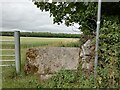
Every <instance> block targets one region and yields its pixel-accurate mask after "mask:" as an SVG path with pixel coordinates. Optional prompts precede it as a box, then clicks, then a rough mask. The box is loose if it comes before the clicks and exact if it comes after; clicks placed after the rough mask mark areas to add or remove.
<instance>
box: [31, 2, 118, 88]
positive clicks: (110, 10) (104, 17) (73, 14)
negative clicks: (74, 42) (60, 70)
mask: <svg viewBox="0 0 120 90" xmlns="http://www.w3.org/2000/svg"><path fill="white" fill-rule="evenodd" d="M33 2H34V4H35V5H36V6H37V8H39V9H40V10H41V11H46V12H47V11H49V14H50V16H52V17H53V22H54V23H57V24H58V25H59V24H61V23H64V24H65V25H66V26H72V25H74V24H75V23H77V24H79V25H80V27H79V28H80V29H81V31H82V32H83V37H84V38H83V41H86V40H85V38H87V37H92V38H91V40H92V41H93V42H95V35H96V34H95V31H96V26H97V25H96V22H97V9H98V3H94V2H59V3H58V2H53V3H49V2H39V0H37V1H36V0H33ZM88 39H89V38H88ZM80 41H82V40H80ZM99 41H100V43H99V46H100V47H99V58H98V61H99V66H98V70H97V72H98V75H97V79H96V81H95V82H94V80H93V76H90V77H91V78H86V77H84V73H81V74H82V75H81V76H80V77H77V80H78V81H76V79H75V80H73V81H74V82H75V83H76V82H77V84H78V83H79V84H78V85H77V86H76V87H90V88H120V77H119V76H120V51H119V49H120V2H109V3H108V2H107V3H105V2H102V9H101V29H100V40H99ZM83 43H84V42H83ZM93 57H94V56H93ZM65 73H66V72H65ZM60 75H61V74H60ZM65 75H68V74H63V75H61V76H60V80H62V81H63V82H61V81H60V80H59V78H57V80H56V77H55V80H54V79H52V80H51V81H50V82H49V84H48V87H51V86H52V87H72V85H71V82H69V80H67V79H66V78H62V77H65ZM69 75H70V74H69ZM69 75H68V77H69ZM58 76H59V75H58ZM58 76H57V77H58ZM79 80H80V82H79ZM66 81H68V82H66ZM64 82H66V83H64Z"/></svg>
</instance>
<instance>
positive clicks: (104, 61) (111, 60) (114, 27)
mask: <svg viewBox="0 0 120 90" xmlns="http://www.w3.org/2000/svg"><path fill="white" fill-rule="evenodd" d="M103 23H104V26H103V27H102V28H101V30H100V31H101V32H100V49H99V63H100V65H101V66H102V67H100V68H99V72H98V73H99V74H100V75H99V76H100V77H101V82H103V83H104V84H103V83H101V85H100V86H101V87H109V88H111V87H118V86H119V84H120V78H119V76H120V56H119V55H120V51H119V48H120V23H119V21H118V17H114V20H112V17H111V19H110V18H109V20H107V19H106V20H104V22H103Z"/></svg>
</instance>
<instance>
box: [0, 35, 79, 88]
mask: <svg viewBox="0 0 120 90" xmlns="http://www.w3.org/2000/svg"><path fill="white" fill-rule="evenodd" d="M6 39H7V40H9V39H14V38H13V37H6V36H3V37H2V40H6ZM78 40H79V39H74V38H40V37H21V63H22V65H21V67H22V68H21V69H22V72H21V74H20V75H18V76H16V74H15V68H14V67H11V68H10V67H4V68H2V70H3V72H2V75H3V77H2V84H3V88H21V87H22V88H36V87H38V86H40V83H39V80H38V78H37V77H36V76H35V75H28V76H25V75H24V71H23V68H24V63H25V62H24V61H25V53H26V50H27V48H31V47H55V46H56V47H79V43H78V42H79V41H78ZM7 47H9V48H11V49H12V48H14V44H13V43H4V42H3V43H2V48H7ZM3 53H4V54H6V53H13V52H5V51H4V52H2V54H3ZM4 58H7V57H4ZM11 58H12V57H11ZM9 59H10V58H9Z"/></svg>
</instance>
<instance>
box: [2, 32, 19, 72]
mask: <svg viewBox="0 0 120 90" xmlns="http://www.w3.org/2000/svg"><path fill="white" fill-rule="evenodd" d="M2 32H11V31H2ZM12 32H13V31H12ZM0 42H14V43H15V49H0V50H1V51H3V50H4V51H8V50H9V51H10V50H12V51H15V54H4V55H0V57H11V56H12V57H15V60H0V62H15V64H10V65H7V64H5V65H0V66H1V67H8V66H15V68H16V73H20V69H21V61H20V59H21V58H20V57H21V56H20V32H19V31H14V40H0Z"/></svg>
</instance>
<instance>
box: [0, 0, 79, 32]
mask: <svg viewBox="0 0 120 90" xmlns="http://www.w3.org/2000/svg"><path fill="white" fill-rule="evenodd" d="M17 1H21V0H12V2H10V0H5V1H4V2H2V4H1V5H2V6H1V7H2V9H1V10H2V11H1V12H2V14H0V15H2V16H0V17H2V30H16V29H18V30H22V31H40V32H57V33H58V32H59V33H79V32H75V31H73V29H75V28H73V27H66V26H65V25H64V24H62V25H57V24H56V25H55V24H53V21H52V18H51V17H49V13H48V12H41V11H40V9H38V8H37V7H36V6H35V5H34V3H33V2H32V1H30V0H24V2H17ZM0 28H1V27H0ZM72 28H73V29H72Z"/></svg>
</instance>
